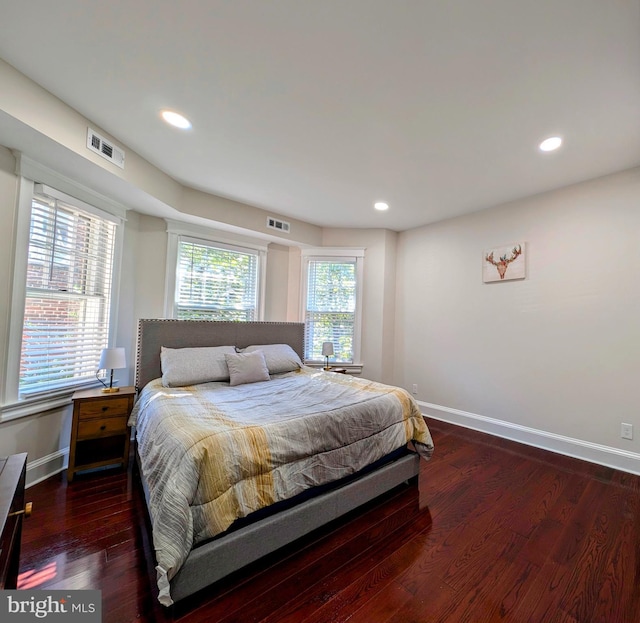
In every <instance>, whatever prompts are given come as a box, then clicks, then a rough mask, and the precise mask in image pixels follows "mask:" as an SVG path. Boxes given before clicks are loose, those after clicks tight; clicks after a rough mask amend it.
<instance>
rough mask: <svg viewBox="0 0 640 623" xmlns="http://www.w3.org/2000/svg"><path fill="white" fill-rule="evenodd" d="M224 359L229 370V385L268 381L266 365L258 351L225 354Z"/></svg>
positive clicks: (262, 355)
mask: <svg viewBox="0 0 640 623" xmlns="http://www.w3.org/2000/svg"><path fill="white" fill-rule="evenodd" d="M224 358H225V359H226V361H227V367H228V368H229V385H243V384H244V383H257V382H258V381H268V380H270V379H269V370H268V368H267V363H266V361H265V359H264V354H263V353H262V351H260V350H255V351H253V352H251V353H234V354H225V356H224Z"/></svg>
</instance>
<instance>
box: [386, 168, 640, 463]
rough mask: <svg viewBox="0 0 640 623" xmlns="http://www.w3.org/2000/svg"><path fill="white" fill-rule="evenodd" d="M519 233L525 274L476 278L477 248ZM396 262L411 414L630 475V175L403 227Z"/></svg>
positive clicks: (635, 323)
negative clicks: (625, 426)
mask: <svg viewBox="0 0 640 623" xmlns="http://www.w3.org/2000/svg"><path fill="white" fill-rule="evenodd" d="M521 240H525V241H526V250H527V264H528V266H527V269H528V275H527V278H526V279H525V280H523V281H506V282H498V283H491V284H484V283H483V282H482V254H483V251H484V250H485V249H488V248H491V247H494V246H501V245H509V244H511V243H516V242H519V241H521ZM397 261H398V282H397V291H398V299H397V306H396V337H397V341H396V362H397V363H398V364H399V367H398V375H399V376H398V381H399V382H400V384H402V385H403V386H405V387H406V388H408V389H411V387H412V385H413V384H414V383H415V384H417V385H418V395H417V397H418V398H419V400H421V401H422V403H423V407H424V410H425V412H427V413H429V414H432V415H434V416H436V417H441V418H444V419H449V420H451V421H455V422H458V423H462V424H464V425H467V426H471V427H474V428H479V429H481V430H487V431H489V432H496V433H499V434H502V435H505V436H508V437H512V438H515V439H520V440H522V441H526V442H528V443H533V444H534V445H541V446H543V447H549V448H552V449H556V450H559V451H561V452H565V453H567V454H573V455H577V456H582V457H584V458H588V459H591V460H594V459H595V458H597V460H599V461H600V462H604V463H608V464H611V465H617V466H620V467H623V468H625V469H633V470H634V471H637V470H640V462H638V461H639V460H640V454H638V453H639V452H640V401H639V398H638V396H639V394H638V390H637V387H638V379H640V347H639V346H640V283H639V281H638V275H640V169H634V170H631V171H627V172H623V173H619V174H616V175H612V176H608V177H605V178H601V179H598V180H593V181H590V182H587V183H583V184H579V185H575V186H572V187H569V188H565V189H562V190H558V191H556V192H552V193H546V194H544V195H539V196H536V197H532V198H529V199H526V200H522V201H517V202H514V203H510V204H508V205H503V206H500V207H496V208H494V209H490V210H486V211H482V212H477V213H475V214H471V215H468V216H465V217H461V218H456V219H452V220H448V221H445V222H440V223H437V224H434V225H431V226H428V227H423V228H420V229H416V230H412V231H407V232H404V233H402V234H400V236H399V244H398V259H397ZM621 422H628V423H631V424H633V425H634V433H635V438H634V440H633V441H627V440H622V439H621V438H620V424H621ZM593 444H596V446H593ZM601 446H602V447H601Z"/></svg>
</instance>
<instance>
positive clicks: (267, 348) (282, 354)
mask: <svg viewBox="0 0 640 623" xmlns="http://www.w3.org/2000/svg"><path fill="white" fill-rule="evenodd" d="M257 350H261V351H262V352H263V353H264V358H265V361H266V362H267V368H269V374H282V373H283V372H292V371H293V370H298V369H300V368H301V367H302V361H300V357H299V356H298V353H296V351H295V350H293V348H291V346H289V344H261V345H254V346H247V347H246V348H245V349H244V350H243V351H242V352H243V353H251V352H255V351H257Z"/></svg>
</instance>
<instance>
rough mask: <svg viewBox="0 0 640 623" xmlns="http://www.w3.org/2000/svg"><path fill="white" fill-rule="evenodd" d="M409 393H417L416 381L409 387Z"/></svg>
mask: <svg viewBox="0 0 640 623" xmlns="http://www.w3.org/2000/svg"><path fill="white" fill-rule="evenodd" d="M411 393H412V394H417V393H418V385H417V383H414V384H413V386H412V387H411Z"/></svg>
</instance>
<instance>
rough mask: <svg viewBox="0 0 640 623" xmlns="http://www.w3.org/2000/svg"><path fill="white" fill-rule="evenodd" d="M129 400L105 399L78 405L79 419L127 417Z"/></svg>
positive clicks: (125, 398) (124, 397)
mask: <svg viewBox="0 0 640 623" xmlns="http://www.w3.org/2000/svg"><path fill="white" fill-rule="evenodd" d="M128 413H129V398H127V397H126V396H123V397H122V398H105V399H104V400H88V401H86V402H83V403H82V404H81V405H80V419H81V420H90V419H91V418H103V417H111V416H113V415H128Z"/></svg>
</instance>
